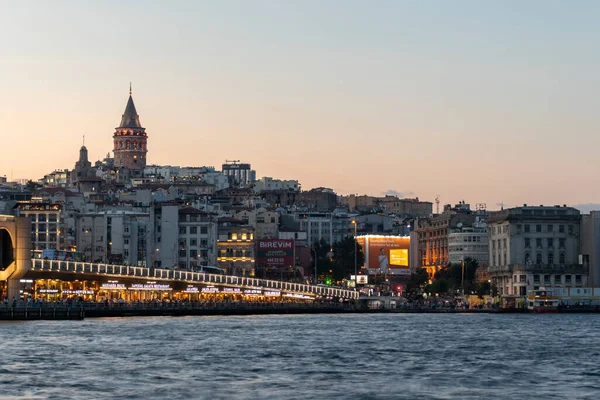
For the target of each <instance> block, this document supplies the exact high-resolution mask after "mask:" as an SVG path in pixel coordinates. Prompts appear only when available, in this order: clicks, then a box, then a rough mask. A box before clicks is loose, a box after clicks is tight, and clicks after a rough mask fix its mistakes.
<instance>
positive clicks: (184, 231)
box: [179, 226, 187, 235]
mask: <svg viewBox="0 0 600 400" xmlns="http://www.w3.org/2000/svg"><path fill="white" fill-rule="evenodd" d="M186 233H187V228H186V227H185V226H180V227H179V234H180V235H185V234H186Z"/></svg>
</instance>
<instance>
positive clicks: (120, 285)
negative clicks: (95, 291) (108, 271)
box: [100, 283, 127, 290]
mask: <svg viewBox="0 0 600 400" xmlns="http://www.w3.org/2000/svg"><path fill="white" fill-rule="evenodd" d="M125 289H127V288H126V287H125V285H124V284H123V283H103V284H102V285H100V290H125Z"/></svg>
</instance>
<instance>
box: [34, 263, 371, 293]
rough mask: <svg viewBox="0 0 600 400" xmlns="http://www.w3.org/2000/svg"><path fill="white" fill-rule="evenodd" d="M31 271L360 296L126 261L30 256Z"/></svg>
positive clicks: (299, 284)
mask: <svg viewBox="0 0 600 400" xmlns="http://www.w3.org/2000/svg"><path fill="white" fill-rule="evenodd" d="M31 271H34V272H53V273H58V274H81V275H89V276H98V277H108V278H115V279H118V278H128V279H137V280H141V281H147V280H157V281H167V282H187V283H190V284H208V285H214V286H227V287H239V288H260V289H272V290H281V291H285V292H290V293H298V294H309V295H318V296H327V297H338V298H342V299H352V300H355V299H358V296H359V293H358V292H356V291H353V290H346V289H338V288H331V287H324V286H315V285H306V284H302V283H293V282H282V281H275V280H268V279H258V278H248V277H242V276H232V275H217V274H207V273H203V272H191V271H177V270H169V269H161V268H147V267H134V266H127V265H112V264H99V263H88V262H75V261H59V260H41V259H33V260H32V266H31Z"/></svg>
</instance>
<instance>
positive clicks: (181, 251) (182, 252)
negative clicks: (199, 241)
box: [179, 249, 187, 257]
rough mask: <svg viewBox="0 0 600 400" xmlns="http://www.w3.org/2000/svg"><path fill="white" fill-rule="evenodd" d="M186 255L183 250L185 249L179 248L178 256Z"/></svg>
mask: <svg viewBox="0 0 600 400" xmlns="http://www.w3.org/2000/svg"><path fill="white" fill-rule="evenodd" d="M186 255H187V252H186V251H185V249H179V257H185V256H186Z"/></svg>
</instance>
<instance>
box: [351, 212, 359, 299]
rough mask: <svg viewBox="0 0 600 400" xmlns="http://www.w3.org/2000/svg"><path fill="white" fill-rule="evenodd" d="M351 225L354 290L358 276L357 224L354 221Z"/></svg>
mask: <svg viewBox="0 0 600 400" xmlns="http://www.w3.org/2000/svg"><path fill="white" fill-rule="evenodd" d="M352 224H353V225H354V281H355V286H354V287H355V288H356V281H357V280H358V278H357V276H358V250H357V247H358V246H357V244H358V242H357V241H356V228H357V226H358V223H357V222H356V220H355V219H354V220H352Z"/></svg>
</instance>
